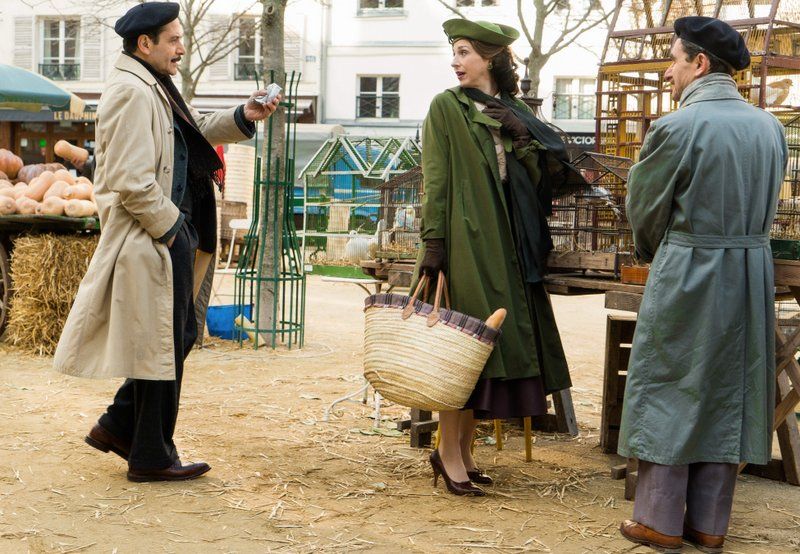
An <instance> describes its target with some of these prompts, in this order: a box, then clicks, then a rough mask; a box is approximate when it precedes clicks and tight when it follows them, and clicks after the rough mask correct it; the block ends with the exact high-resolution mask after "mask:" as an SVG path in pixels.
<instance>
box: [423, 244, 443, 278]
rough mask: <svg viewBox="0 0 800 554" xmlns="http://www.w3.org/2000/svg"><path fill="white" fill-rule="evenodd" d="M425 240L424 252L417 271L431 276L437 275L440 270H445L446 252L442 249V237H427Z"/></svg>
mask: <svg viewBox="0 0 800 554" xmlns="http://www.w3.org/2000/svg"><path fill="white" fill-rule="evenodd" d="M424 242H425V254H424V255H423V256H422V263H420V264H419V272H420V273H421V274H423V275H427V276H428V277H431V278H436V277H438V276H439V272H440V271H444V272H447V267H446V266H447V254H446V253H445V251H444V239H428V240H426V241H424Z"/></svg>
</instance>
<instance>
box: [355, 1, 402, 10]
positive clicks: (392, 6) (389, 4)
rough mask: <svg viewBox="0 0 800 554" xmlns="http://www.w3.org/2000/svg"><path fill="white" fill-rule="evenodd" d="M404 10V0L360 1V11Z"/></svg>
mask: <svg viewBox="0 0 800 554" xmlns="http://www.w3.org/2000/svg"><path fill="white" fill-rule="evenodd" d="M402 8H403V0H358V9H359V10H396V9H402Z"/></svg>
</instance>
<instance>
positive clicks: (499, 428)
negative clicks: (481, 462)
mask: <svg viewBox="0 0 800 554" xmlns="http://www.w3.org/2000/svg"><path fill="white" fill-rule="evenodd" d="M494 440H495V447H496V448H497V450H502V449H503V422H502V421H500V420H499V419H495V420H494Z"/></svg>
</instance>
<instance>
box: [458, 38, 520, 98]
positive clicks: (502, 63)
mask: <svg viewBox="0 0 800 554" xmlns="http://www.w3.org/2000/svg"><path fill="white" fill-rule="evenodd" d="M467 40H468V41H469V42H470V44H472V47H473V48H474V49H475V51H476V52H477V53H478V55H479V56H480V57H481V58H483V59H484V60H489V61H490V62H491V64H492V68H491V69H490V70H489V74H490V75H491V76H492V79H494V82H495V83H496V84H497V88H499V89H500V92H505V93H508V94H509V95H511V96H516V95H517V94H519V75H517V62H515V61H514V54H512V53H511V48H509V47H508V46H497V45H496V44H489V43H486V42H481V41H479V40H472V39H467Z"/></svg>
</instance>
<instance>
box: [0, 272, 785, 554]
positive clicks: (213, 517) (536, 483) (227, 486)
mask: <svg viewBox="0 0 800 554" xmlns="http://www.w3.org/2000/svg"><path fill="white" fill-rule="evenodd" d="M363 297H364V295H363V292H362V291H361V290H360V289H358V288H357V287H355V286H353V285H348V284H332V283H326V282H322V281H321V280H320V279H319V278H318V277H311V278H310V279H309V283H308V301H307V306H308V313H307V320H306V322H307V332H306V344H305V348H303V349H302V350H291V351H288V350H286V349H279V350H277V351H274V352H273V351H269V350H259V351H258V352H255V351H253V350H251V349H248V348H245V349H243V350H240V349H239V348H238V347H237V346H235V345H232V344H230V343H226V342H223V341H213V342H211V343H209V344H208V345H207V347H206V348H205V349H203V350H198V351H195V352H194V353H193V354H192V355H191V357H190V358H189V360H188V364H187V369H186V373H185V378H184V384H183V398H182V405H181V412H180V418H179V422H178V430H177V433H176V442H177V444H178V447H179V450H180V452H181V455H182V459H183V460H185V461H198V460H204V461H207V462H209V463H210V464H211V466H212V471H211V472H210V473H208V474H207V476H205V477H203V478H200V479H198V480H196V481H189V482H184V483H170V484H164V483H161V484H134V483H130V482H128V481H127V480H126V479H125V470H126V465H125V463H124V462H123V461H122V460H121V459H119V458H118V457H116V456H114V455H113V454H101V453H99V452H97V451H96V450H93V449H92V448H90V447H89V446H87V445H86V444H84V443H83V436H84V435H85V434H86V432H87V431H88V430H89V428H90V427H91V425H92V424H93V423H94V422H95V421H96V419H97V417H98V416H99V415H100V413H101V412H102V411H103V409H104V408H105V406H106V404H107V403H108V402H109V401H110V400H111V398H112V396H113V393H114V391H115V389H116V387H117V386H118V385H119V383H117V382H107V381H86V380H79V379H74V378H68V377H64V376H61V375H58V374H55V373H53V372H52V371H51V370H50V360H49V359H47V358H39V357H34V356H28V355H25V354H22V353H19V352H17V351H14V350H11V349H9V348H8V347H7V346H3V345H2V343H0V398H2V402H0V418H2V421H3V423H2V426H0V552H64V553H66V552H117V553H123V552H152V553H155V552H191V553H196V552H270V551H284V552H326V551H341V552H350V551H356V550H365V551H371V552H401V551H403V552H405V551H408V552H425V553H428V552H523V551H530V552H558V553H561V552H564V553H571V552H576V553H577V552H632V553H639V552H641V553H644V552H647V551H648V550H647V549H644V548H641V547H639V548H637V547H635V546H633V545H631V544H630V543H628V542H627V541H625V540H623V539H621V538H620V537H619V535H618V533H617V531H616V527H617V525H618V523H619V521H620V520H622V519H625V518H627V517H629V516H630V514H631V510H632V503H630V502H627V501H625V500H624V498H623V488H624V484H623V481H614V480H611V479H610V476H609V467H610V466H611V465H613V464H615V463H619V458H615V457H610V456H606V455H604V454H602V452H601V451H600V448H599V446H598V440H599V437H598V427H599V420H600V404H601V384H602V364H603V348H604V341H605V317H606V314H607V313H608V312H607V311H606V310H605V309H604V308H603V300H602V297H600V296H592V297H554V298H553V302H554V305H555V311H556V315H557V317H558V322H559V326H560V329H561V333H562V337H563V339H564V344H565V348H566V351H567V355H568V358H569V361H570V367H571V369H572V375H573V380H574V383H575V387H574V388H573V399H574V402H575V407H576V411H577V417H578V420H579V422H580V425H581V433H580V436H579V437H577V438H575V439H571V438H569V437H564V436H554V435H546V434H537V435H536V437H535V439H536V442H535V444H534V450H533V456H534V460H533V462H531V463H526V462H525V460H524V447H523V441H522V437H521V435H520V433H518V432H516V431H513V430H512V431H509V430H508V426H506V429H507V431H509V432H508V436H507V442H506V444H505V448H504V449H503V450H502V451H497V450H496V448H495V446H493V445H491V444H486V441H484V440H481V441H479V443H478V445H477V447H476V457H477V460H478V463H479V464H480V465H481V467H483V468H485V469H486V470H487V471H488V472H489V473H490V474H491V475H493V476H494V477H495V480H496V484H495V486H493V487H491V488H490V489H489V495H488V496H487V497H485V498H472V499H465V498H459V497H455V496H453V495H450V494H448V493H447V492H446V490H445V489H444V486H443V484H442V483H439V487H438V488H433V487H432V486H431V484H432V481H431V470H430V466H429V465H428V462H427V456H428V453H429V451H428V450H418V449H412V448H410V447H409V440H408V435H407V434H405V435H403V436H381V435H376V434H370V433H371V431H370V429H371V425H372V421H371V419H370V416H371V412H372V408H371V406H369V405H367V406H364V405H362V404H360V403H358V402H345V403H344V404H340V405H339V406H338V407H337V410H336V411H335V413H334V415H333V417H332V418H331V421H330V422H324V421H323V420H322V419H323V413H324V410H325V407H326V406H327V405H328V404H329V403H330V402H332V401H333V400H334V399H336V398H338V397H340V396H342V395H344V394H346V393H348V392H350V391H355V390H357V389H358V388H359V387H360V383H361V381H360V371H361V358H362V332H363V315H362V312H361V309H360V308H361V306H362V302H363ZM382 414H383V416H384V417H385V418H387V419H386V420H385V421H384V426H386V427H393V426H394V422H396V421H398V420H400V419H403V418H404V417H405V415H406V412H405V410H404V409H403V408H400V407H398V406H388V407H385V408H384V409H383V410H382ZM488 432H489V428H488V426H487V427H486V429H484V434H486V433H488ZM389 434H391V433H389ZM685 551H687V552H692V551H694V550H693V549H692V548H690V547H686V548H685ZM726 551H727V552H747V553H750V552H752V553H757V552H780V553H783V552H800V488H796V487H792V486H789V485H785V484H779V483H775V482H771V481H766V480H762V479H758V478H755V477H750V476H743V477H740V479H739V483H738V487H737V492H736V502H735V506H734V514H733V520H732V524H731V529H730V534H729V535H728V542H727V550H726Z"/></svg>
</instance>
